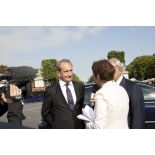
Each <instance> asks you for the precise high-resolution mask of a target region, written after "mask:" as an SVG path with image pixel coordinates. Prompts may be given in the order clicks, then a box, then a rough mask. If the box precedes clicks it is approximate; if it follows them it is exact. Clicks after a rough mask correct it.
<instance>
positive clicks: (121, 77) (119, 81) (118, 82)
mask: <svg viewBox="0 0 155 155" xmlns="http://www.w3.org/2000/svg"><path fill="white" fill-rule="evenodd" d="M122 79H123V76H122V75H121V76H120V77H119V79H118V80H117V81H116V83H117V84H118V85H119V84H120V83H121V81H122Z"/></svg>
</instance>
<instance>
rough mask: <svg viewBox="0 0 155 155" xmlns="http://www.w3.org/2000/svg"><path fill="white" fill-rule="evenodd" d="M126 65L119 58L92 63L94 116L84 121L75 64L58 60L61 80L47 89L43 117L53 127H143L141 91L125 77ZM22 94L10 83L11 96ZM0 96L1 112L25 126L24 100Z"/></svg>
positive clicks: (10, 120)
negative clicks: (90, 119) (94, 83)
mask: <svg viewBox="0 0 155 155" xmlns="http://www.w3.org/2000/svg"><path fill="white" fill-rule="evenodd" d="M123 67H124V66H123V65H122V63H121V62H120V61H119V60H118V59H116V58H112V59H110V60H98V61H95V62H93V64H92V72H93V76H94V80H95V82H96V85H97V86H96V87H95V89H94V90H93V93H94V95H93V99H92V100H94V105H92V106H93V107H92V109H93V112H94V114H95V118H94V120H93V121H84V120H80V119H78V118H77V116H78V115H79V114H82V108H83V102H84V93H85V89H84V84H82V83H79V82H75V81H73V80H72V78H73V65H72V63H71V61H70V60H68V59H62V60H60V61H58V62H57V65H56V71H57V75H58V77H59V80H58V81H56V82H55V83H53V84H52V85H51V86H49V87H48V88H47V89H46V90H45V95H44V100H43V104H42V109H41V116H42V119H43V120H45V121H46V122H47V124H48V125H49V128H51V129H84V128H86V129H103V128H124V129H143V128H144V122H145V108H144V98H143V94H142V90H141V88H140V87H139V86H138V85H137V84H136V83H134V82H132V81H130V80H127V79H126V78H125V77H123V75H122V72H123ZM20 94H21V90H20V89H19V88H18V87H16V86H14V85H10V96H18V95H20ZM135 94H136V95H135ZM0 97H1V101H0V115H3V114H4V113H5V112H6V111H8V122H9V123H14V124H20V125H21V127H22V121H21V117H20V110H18V109H19V108H20V105H21V102H22V101H20V102H14V101H12V100H11V98H7V97H6V96H5V94H4V93H1V96H0ZM9 115H11V117H10V116H9ZM0 128H1V125H0Z"/></svg>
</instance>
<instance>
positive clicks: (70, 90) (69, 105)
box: [41, 59, 84, 129]
mask: <svg viewBox="0 0 155 155" xmlns="http://www.w3.org/2000/svg"><path fill="white" fill-rule="evenodd" d="M56 70H57V75H58V77H59V80H58V81H57V82H55V83H54V84H53V85H52V86H50V87H49V88H47V90H46V92H45V97H44V101H43V105H42V111H41V114H42V117H43V119H44V120H45V121H46V122H47V123H48V124H49V126H50V127H51V128H52V129H82V128H84V122H83V121H81V120H79V119H77V115H79V114H80V113H81V112H82V106H83V101H84V84H82V83H79V82H75V81H72V77H73V65H72V63H71V61H70V60H68V59H62V60H60V61H58V62H57V66H56Z"/></svg>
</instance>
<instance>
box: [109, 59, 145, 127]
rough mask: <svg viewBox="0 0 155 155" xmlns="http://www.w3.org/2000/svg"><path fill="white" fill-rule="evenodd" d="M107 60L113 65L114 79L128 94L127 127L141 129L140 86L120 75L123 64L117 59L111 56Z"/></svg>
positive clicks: (141, 105) (142, 112)
mask: <svg viewBox="0 0 155 155" xmlns="http://www.w3.org/2000/svg"><path fill="white" fill-rule="evenodd" d="M109 62H110V63H111V64H112V65H113V66H114V67H115V75H114V80H115V81H116V83H118V84H119V85H121V86H122V87H124V88H125V90H126V91H127V93H128V96H129V115H128V125H129V128H130V129H143V128H144V127H145V105H144V97H143V93H142V90H141V88H140V86H139V85H137V84H136V83H135V82H133V81H130V80H127V79H126V78H125V77H123V76H122V72H123V68H124V65H123V64H122V63H121V62H120V61H119V60H118V59H116V58H112V59H109Z"/></svg>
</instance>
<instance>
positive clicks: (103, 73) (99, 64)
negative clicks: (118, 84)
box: [92, 60, 115, 81]
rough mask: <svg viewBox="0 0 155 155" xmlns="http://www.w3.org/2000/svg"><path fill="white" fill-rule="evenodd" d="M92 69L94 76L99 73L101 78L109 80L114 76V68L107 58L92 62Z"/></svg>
mask: <svg viewBox="0 0 155 155" xmlns="http://www.w3.org/2000/svg"><path fill="white" fill-rule="evenodd" d="M92 71H93V74H94V76H95V78H97V75H99V77H100V79H101V80H105V81H110V80H113V78H114V73H115V68H114V66H113V65H111V63H110V62H109V61H108V60H99V61H95V62H94V63H93V65H92Z"/></svg>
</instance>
